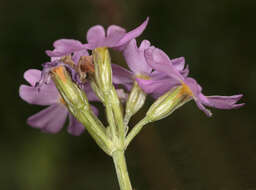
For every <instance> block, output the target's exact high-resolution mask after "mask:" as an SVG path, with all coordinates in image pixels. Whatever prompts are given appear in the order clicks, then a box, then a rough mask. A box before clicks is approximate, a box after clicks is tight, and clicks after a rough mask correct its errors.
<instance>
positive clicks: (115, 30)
mask: <svg viewBox="0 0 256 190" xmlns="http://www.w3.org/2000/svg"><path fill="white" fill-rule="evenodd" d="M148 20H149V18H148V17H147V19H146V20H145V21H144V22H143V23H142V24H141V25H140V26H138V27H137V28H135V29H133V30H131V31H130V32H126V30H125V29H124V28H122V27H119V26H116V25H111V26H109V27H108V29H107V34H106V33H105V30H104V28H103V27H102V26H101V25H96V26H93V27H91V28H90V29H89V30H88V32H87V36H86V38H87V41H88V49H95V48H97V47H109V48H115V49H118V50H122V49H123V48H124V46H125V45H126V44H127V43H128V42H129V41H130V40H132V39H134V38H136V37H138V36H139V35H141V33H142V32H143V31H144V30H145V28H146V26H147V24H148Z"/></svg>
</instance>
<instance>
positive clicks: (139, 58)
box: [123, 39, 152, 75]
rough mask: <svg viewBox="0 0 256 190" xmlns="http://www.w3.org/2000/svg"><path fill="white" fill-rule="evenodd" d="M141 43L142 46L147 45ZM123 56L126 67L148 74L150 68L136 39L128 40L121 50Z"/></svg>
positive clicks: (137, 72)
mask: <svg viewBox="0 0 256 190" xmlns="http://www.w3.org/2000/svg"><path fill="white" fill-rule="evenodd" d="M145 43H146V42H144V44H142V46H145V45H148V44H145ZM123 55H124V58H125V60H126V63H127V65H128V67H129V68H130V69H131V70H132V71H133V73H134V74H135V75H136V74H142V75H143V74H146V75H149V74H150V72H151V71H152V68H151V67H150V66H149V65H148V64H147V62H146V60H145V56H144V49H143V47H142V48H141V49H139V48H138V47H137V44H136V40H135V39H133V40H131V41H130V42H129V44H128V45H127V46H126V48H125V49H124V51H123Z"/></svg>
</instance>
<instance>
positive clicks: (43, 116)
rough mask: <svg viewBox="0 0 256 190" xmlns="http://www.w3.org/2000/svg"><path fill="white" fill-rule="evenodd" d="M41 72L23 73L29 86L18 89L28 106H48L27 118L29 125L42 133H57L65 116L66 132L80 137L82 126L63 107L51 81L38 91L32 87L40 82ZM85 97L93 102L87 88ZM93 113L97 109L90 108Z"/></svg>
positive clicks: (34, 70)
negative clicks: (67, 121)
mask: <svg viewBox="0 0 256 190" xmlns="http://www.w3.org/2000/svg"><path fill="white" fill-rule="evenodd" d="M40 77H41V71H40V70H36V69H29V70H27V71H26V72H25V73H24V78H25V79H26V80H27V82H28V83H29V84H30V86H28V85H21V86H20V89H19V94H20V97H21V98H22V99H23V100H25V101H26V102H28V103H30V104H36V105H42V106H46V105H48V106H49V107H47V108H46V109H43V110H42V111H40V112H39V113H36V114H35V115H32V116H30V117H29V118H28V120H27V122H28V124H29V125H31V126H32V127H35V128H39V129H41V130H42V131H44V132H49V133H57V132H59V131H60V130H61V128H62V127H63V125H64V123H65V121H66V118H67V116H68V117H69V125H68V132H69V133H70V134H72V135H76V136H78V135H80V134H81V133H82V132H83V131H84V126H83V125H82V124H81V123H80V122H78V121H77V120H76V119H75V118H74V117H73V116H72V115H71V114H70V113H69V112H68V110H67V108H66V107H65V102H64V100H63V99H62V98H61V96H60V95H59V93H58V90H57V89H56V87H55V85H54V83H53V81H52V80H50V81H49V83H48V84H44V85H42V86H41V88H40V91H38V89H36V88H35V87H34V86H35V85H36V83H37V82H38V81H39V80H40ZM87 91H88V93H87V96H88V95H89V96H88V99H89V100H95V96H93V95H92V94H91V92H90V89H89V87H88V88H87ZM92 109H93V111H94V112H97V109H96V108H94V107H93V106H92Z"/></svg>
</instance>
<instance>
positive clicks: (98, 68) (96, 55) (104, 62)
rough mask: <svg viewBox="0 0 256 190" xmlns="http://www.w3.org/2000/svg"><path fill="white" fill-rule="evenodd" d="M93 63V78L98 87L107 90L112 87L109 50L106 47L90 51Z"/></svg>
mask: <svg viewBox="0 0 256 190" xmlns="http://www.w3.org/2000/svg"><path fill="white" fill-rule="evenodd" d="M92 55H93V63H94V65H95V79H96V83H97V85H98V87H99V88H100V89H101V90H103V91H108V90H109V89H110V88H111V87H112V69H111V59H110V55H109V51H108V49H107V48H106V47H100V48H96V49H95V50H93V52H92Z"/></svg>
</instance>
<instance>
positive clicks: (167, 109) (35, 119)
mask: <svg viewBox="0 0 256 190" xmlns="http://www.w3.org/2000/svg"><path fill="white" fill-rule="evenodd" d="M147 24H148V18H147V19H146V20H145V21H144V22H143V23H142V24H141V25H140V26H138V27H137V28H135V29H133V30H131V31H129V32H126V30H125V29H123V28H121V27H119V26H116V25H111V26H109V27H108V28H107V31H106V32H105V30H104V28H103V27H102V26H100V25H96V26H93V27H91V28H90V29H89V30H88V32H87V43H81V42H80V41H77V40H73V39H60V40H57V41H55V42H54V44H53V46H54V49H53V50H47V51H46V54H47V55H48V56H49V58H50V61H49V62H46V63H44V64H43V68H42V70H41V71H40V70H37V69H29V70H27V71H26V72H25V74H24V78H25V79H26V81H27V82H28V83H29V85H21V86H20V89H19V94H20V97H21V98H22V99H23V100H25V101H26V102H28V103H30V104H36V105H41V106H48V107H47V108H45V109H43V110H42V111H40V112H39V113H36V114H35V115H32V116H30V117H29V118H28V121H27V122H28V124H29V125H31V126H32V127H34V128H38V129H40V130H41V131H43V132H48V133H57V132H59V131H60V130H61V128H62V127H63V125H64V123H65V121H66V118H67V117H68V118H69V124H68V128H67V131H68V133H70V134H72V135H76V136H79V135H80V134H81V133H83V132H84V131H85V130H86V131H87V132H88V133H89V134H90V135H91V136H92V138H93V139H94V140H95V142H96V143H97V144H98V145H99V147H100V148H101V149H102V150H103V151H104V152H105V153H106V154H108V155H109V156H111V157H113V161H114V165H115V168H116V173H117V177H118V181H119V185H120V189H121V190H132V185H131V183H130V179H129V176H128V172H127V167H126V162H125V157H124V152H125V150H126V148H127V147H128V145H129V144H130V142H131V141H132V140H133V139H134V137H135V136H136V135H137V134H138V133H139V132H140V131H141V129H142V128H143V126H144V125H146V124H148V123H150V122H154V121H157V120H160V119H163V118H165V117H167V116H169V115H170V114H171V113H173V112H174V111H175V110H176V109H178V108H179V107H181V106H182V105H184V104H185V103H187V102H189V101H190V100H194V102H195V103H196V105H197V107H198V108H199V109H200V110H202V111H203V112H204V113H205V114H206V115H207V116H211V115H212V113H211V112H210V110H208V109H207V108H206V106H207V107H214V108H218V109H235V108H239V107H241V106H243V105H244V104H243V103H239V104H237V102H238V101H239V99H241V97H242V95H241V94H239V95H233V96H205V95H204V94H203V93H202V87H201V86H200V85H199V84H198V83H197V82H196V80H195V79H193V78H191V77H189V69H188V66H186V65H185V59H184V58H183V57H179V58H174V59H170V58H169V57H168V55H166V53H164V52H163V51H162V50H161V49H159V48H156V47H154V46H153V45H151V44H150V42H149V41H148V40H143V41H142V42H141V43H140V45H139V46H137V42H136V38H137V37H138V36H139V35H141V33H142V32H143V31H144V30H145V28H146V26H147ZM109 48H112V49H114V50H116V51H119V52H120V53H122V54H123V56H124V58H125V61H126V63H127V66H128V67H129V70H127V69H125V68H123V67H121V66H119V65H116V64H112V63H111V57H110V54H109V51H108V49H109ZM88 50H90V52H92V53H91V54H90V53H89V51H88ZM147 96H152V97H153V98H154V99H156V100H155V102H154V103H153V104H152V105H151V106H150V107H149V109H148V111H147V112H146V113H145V117H144V118H143V119H141V120H140V121H139V122H138V123H137V124H136V125H135V126H133V127H131V126H129V120H130V118H131V117H132V116H133V115H134V114H136V112H138V111H139V110H140V109H141V108H142V106H143V105H144V103H145V100H146V97H147ZM93 101H98V102H101V103H102V104H103V105H104V107H105V112H106V118H107V121H108V126H104V125H103V124H102V122H101V121H100V119H99V118H98V117H97V115H98V110H97V108H96V107H94V106H93V105H91V102H93Z"/></svg>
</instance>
